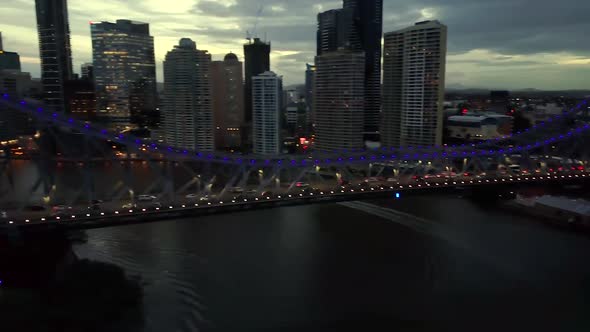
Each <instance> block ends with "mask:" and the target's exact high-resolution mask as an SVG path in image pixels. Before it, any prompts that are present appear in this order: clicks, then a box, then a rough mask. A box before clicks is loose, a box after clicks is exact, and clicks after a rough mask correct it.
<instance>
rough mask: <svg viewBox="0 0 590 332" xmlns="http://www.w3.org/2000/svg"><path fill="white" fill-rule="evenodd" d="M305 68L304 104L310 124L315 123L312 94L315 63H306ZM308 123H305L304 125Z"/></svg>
mask: <svg viewBox="0 0 590 332" xmlns="http://www.w3.org/2000/svg"><path fill="white" fill-rule="evenodd" d="M306 66H307V69H306V70H305V106H306V112H307V115H308V118H309V121H308V122H310V123H311V124H312V125H313V124H314V123H315V116H314V112H313V95H314V93H315V91H314V85H315V70H316V67H315V65H310V64H309V63H308V64H306ZM310 123H306V126H307V125H309V124H310Z"/></svg>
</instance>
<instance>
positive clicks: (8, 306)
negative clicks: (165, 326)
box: [0, 233, 144, 332]
mask: <svg viewBox="0 0 590 332" xmlns="http://www.w3.org/2000/svg"><path fill="white" fill-rule="evenodd" d="M80 240H83V237H80V236H79V234H77V235H76V236H75V238H72V236H71V235H66V234H60V233H53V234H50V235H49V234H44V235H37V236H35V235H21V236H19V237H17V238H16V237H12V238H10V237H3V238H2V239H0V262H2V264H1V265H0V278H1V280H2V284H1V285H0V321H1V324H2V330H5V331H60V332H61V331H63V332H69V331H72V332H73V331H131V332H133V331H143V328H144V314H143V290H142V284H141V280H140V279H139V278H129V277H128V276H126V274H125V271H124V270H123V269H122V268H121V267H119V266H116V265H113V264H109V263H103V262H97V261H92V260H88V259H78V258H77V257H76V255H75V254H74V253H73V251H72V245H73V244H74V243H76V242H79V241H80Z"/></svg>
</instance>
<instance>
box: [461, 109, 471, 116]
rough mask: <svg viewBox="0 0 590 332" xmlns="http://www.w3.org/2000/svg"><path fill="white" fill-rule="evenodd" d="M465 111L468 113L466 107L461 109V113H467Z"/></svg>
mask: <svg viewBox="0 0 590 332" xmlns="http://www.w3.org/2000/svg"><path fill="white" fill-rule="evenodd" d="M467 113H469V110H468V109H466V108H464V109H462V110H461V114H463V115H467Z"/></svg>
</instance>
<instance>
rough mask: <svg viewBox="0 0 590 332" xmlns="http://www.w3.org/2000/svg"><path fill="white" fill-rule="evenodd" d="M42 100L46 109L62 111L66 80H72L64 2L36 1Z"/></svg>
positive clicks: (64, 107) (70, 54) (68, 30)
mask: <svg viewBox="0 0 590 332" xmlns="http://www.w3.org/2000/svg"><path fill="white" fill-rule="evenodd" d="M35 9H36V14H37V33H38V35H39V54H40V56H41V80H42V84H43V97H44V98H43V99H44V101H45V103H46V106H47V107H52V108H53V109H55V110H56V111H65V112H67V111H68V110H67V109H66V105H67V102H66V100H65V95H64V84H65V81H67V80H70V79H72V78H73V70H72V49H71V45H70V24H69V20H68V3H67V0H35Z"/></svg>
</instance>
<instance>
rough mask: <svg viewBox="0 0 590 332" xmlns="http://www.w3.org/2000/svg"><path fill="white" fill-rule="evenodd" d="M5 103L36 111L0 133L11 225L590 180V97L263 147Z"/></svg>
mask: <svg viewBox="0 0 590 332" xmlns="http://www.w3.org/2000/svg"><path fill="white" fill-rule="evenodd" d="M0 104H2V105H4V106H8V107H10V108H11V109H14V110H18V112H22V113H23V114H27V115H28V116H29V117H30V118H32V119H34V122H35V126H36V128H37V129H38V130H37V133H36V134H35V135H34V137H33V138H31V140H30V142H28V144H29V146H31V148H29V149H26V150H22V149H20V150H19V148H15V146H14V145H12V143H10V142H0V143H2V144H1V145H0V211H3V212H4V214H3V216H0V217H1V218H2V219H0V222H2V224H3V225H2V226H0V227H4V228H8V229H11V228H13V229H18V230H23V231H46V230H52V229H88V228H99V227H110V226H116V225H125V224H132V223H143V222H150V221H157V220H163V219H168V218H178V217H183V216H197V215H203V214H210V213H225V212H234V211H244V210H250V209H255V208H273V207H279V206H288V205H297V204H314V203H324V202H335V201H346V200H359V199H367V198H373V197H390V198H392V199H399V198H401V197H403V196H405V195H407V194H425V193H429V192H437V191H443V192H444V191H449V190H457V189H469V190H484V189H485V190H491V191H495V190H498V193H510V192H514V191H516V189H518V188H519V187H520V186H524V185H527V186H546V185H550V184H554V183H557V184H565V183H573V184H580V183H583V182H584V181H585V180H586V179H589V178H590V172H588V167H590V165H589V164H588V163H589V162H590V148H589V147H588V146H587V145H586V144H584V143H585V142H586V141H587V138H588V132H589V131H590V125H589V124H588V123H586V122H584V121H583V120H582V117H580V114H581V113H583V111H586V110H587V109H588V101H582V102H581V103H579V104H577V105H570V106H569V107H568V108H566V109H564V110H563V112H562V113H561V114H558V115H555V116H554V117H552V118H550V119H548V120H547V121H546V122H543V123H539V124H537V125H534V126H533V127H532V128H530V129H527V130H525V131H523V132H518V133H515V134H512V135H507V136H505V137H501V138H498V139H495V140H488V141H482V142H478V143H473V144H463V145H456V146H455V145H453V146H446V145H444V146H428V147H424V146H416V147H402V148H398V147H393V148H391V147H381V148H378V149H362V150H338V151H313V150H312V151H309V152H308V153H306V154H301V155H280V156H257V155H244V154H238V153H220V152H202V151H190V150H185V149H178V148H175V147H172V146H167V145H165V144H164V143H162V142H158V141H153V140H150V139H146V138H140V137H135V136H133V135H130V134H128V133H121V132H119V131H117V130H115V129H109V128H108V127H107V126H105V125H101V124H100V123H91V122H87V121H80V120H78V119H75V118H71V117H69V116H67V115H66V114H62V113H59V112H53V111H50V110H46V109H45V108H44V106H43V105H42V104H41V103H40V102H36V101H32V100H14V99H12V98H11V97H10V96H9V95H7V94H3V95H2V96H1V98H0Z"/></svg>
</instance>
